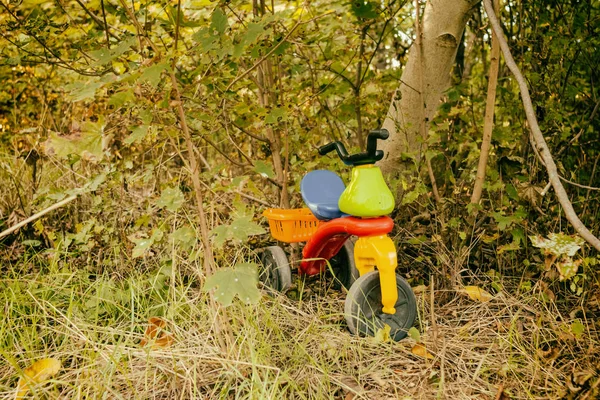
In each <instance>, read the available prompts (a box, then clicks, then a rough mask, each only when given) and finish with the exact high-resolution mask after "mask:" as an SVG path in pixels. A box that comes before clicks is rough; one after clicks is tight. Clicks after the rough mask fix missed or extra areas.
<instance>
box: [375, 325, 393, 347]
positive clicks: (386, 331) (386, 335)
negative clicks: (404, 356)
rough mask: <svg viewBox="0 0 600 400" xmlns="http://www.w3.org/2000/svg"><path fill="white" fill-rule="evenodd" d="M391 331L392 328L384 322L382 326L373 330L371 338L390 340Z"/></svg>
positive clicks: (381, 340)
mask: <svg viewBox="0 0 600 400" xmlns="http://www.w3.org/2000/svg"><path fill="white" fill-rule="evenodd" d="M391 331H392V328H391V327H390V326H389V325H388V324H385V325H384V326H383V328H381V329H378V330H377V332H375V336H374V337H373V339H374V340H375V341H376V342H382V343H385V342H389V341H390V340H391V336H390V332H391Z"/></svg>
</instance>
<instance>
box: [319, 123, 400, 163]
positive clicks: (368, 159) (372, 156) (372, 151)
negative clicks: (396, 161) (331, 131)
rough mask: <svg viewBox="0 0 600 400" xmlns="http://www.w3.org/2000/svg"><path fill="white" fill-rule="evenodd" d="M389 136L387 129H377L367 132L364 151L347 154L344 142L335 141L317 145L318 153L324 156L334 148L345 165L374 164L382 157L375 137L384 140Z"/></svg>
mask: <svg viewBox="0 0 600 400" xmlns="http://www.w3.org/2000/svg"><path fill="white" fill-rule="evenodd" d="M389 136H390V133H389V132H388V131H387V129H377V130H374V131H371V132H369V136H368V137H367V151H366V152H364V153H358V154H352V155H348V152H347V151H346V147H344V144H343V143H342V142H340V141H335V142H331V143H327V144H326V145H324V146H321V147H319V154H320V155H322V156H324V155H325V154H327V153H329V152H332V151H334V150H336V151H337V155H338V157H339V158H340V160H342V161H343V162H344V164H346V165H351V166H356V165H365V164H374V163H375V162H377V161H379V160H381V159H382V158H383V151H382V150H377V139H381V140H385V139H387V138H388V137H389Z"/></svg>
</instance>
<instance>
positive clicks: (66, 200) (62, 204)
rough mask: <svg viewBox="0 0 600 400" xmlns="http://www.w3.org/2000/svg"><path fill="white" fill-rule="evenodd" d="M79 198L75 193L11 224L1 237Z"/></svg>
mask: <svg viewBox="0 0 600 400" xmlns="http://www.w3.org/2000/svg"><path fill="white" fill-rule="evenodd" d="M76 198H77V195H73V196H70V197H67V198H66V199H64V200H61V201H59V202H58V203H56V204H53V205H51V206H50V207H48V208H46V209H44V210H42V211H40V212H39V213H37V214H34V215H32V216H31V217H29V218H27V219H25V220H23V221H21V222H19V223H18V224H16V225H13V226H11V227H10V228H8V229H6V230H5V231H2V232H0V239H1V238H3V237H4V236H7V235H10V234H11V233H13V232H14V231H16V230H18V229H19V228H22V227H24V226H25V225H27V224H28V223H30V222H33V221H35V220H36V219H38V218H41V217H43V216H44V215H46V214H48V213H49V212H50V211H54V210H56V209H57V208H60V207H62V206H64V205H65V204H69V203H70V202H72V201H73V200H75V199H76Z"/></svg>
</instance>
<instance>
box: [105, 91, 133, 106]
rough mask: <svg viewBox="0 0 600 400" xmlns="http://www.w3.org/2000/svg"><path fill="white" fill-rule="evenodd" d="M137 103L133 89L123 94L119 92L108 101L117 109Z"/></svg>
mask: <svg viewBox="0 0 600 400" xmlns="http://www.w3.org/2000/svg"><path fill="white" fill-rule="evenodd" d="M134 101H135V95H134V94H133V89H131V88H129V89H127V90H124V91H122V92H117V93H115V94H113V95H112V96H110V99H108V104H109V105H111V106H114V107H116V108H119V107H121V106H122V105H123V104H126V103H132V102H134Z"/></svg>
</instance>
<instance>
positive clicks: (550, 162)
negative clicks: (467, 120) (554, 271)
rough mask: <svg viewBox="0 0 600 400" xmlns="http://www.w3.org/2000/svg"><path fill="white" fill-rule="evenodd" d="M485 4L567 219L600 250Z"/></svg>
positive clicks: (488, 4) (486, 2)
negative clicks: (569, 192)
mask: <svg viewBox="0 0 600 400" xmlns="http://www.w3.org/2000/svg"><path fill="white" fill-rule="evenodd" d="M483 4H484V6H485V11H486V13H487V15H488V18H489V20H490V23H491V25H492V28H493V29H494V32H495V33H496V36H497V37H498V41H499V43H500V48H501V49H502V53H503V54H504V60H505V61H506V66H507V67H508V69H510V71H511V72H512V74H513V75H514V76H515V79H516V80H517V82H518V84H519V89H520V91H521V99H522V100H523V107H524V108H525V115H526V116H527V122H528V123H529V127H530V129H531V133H532V134H533V138H534V140H535V143H536V146H537V150H538V151H539V153H540V156H541V157H542V159H543V160H544V164H545V166H546V170H547V171H548V179H549V181H550V182H551V183H552V187H553V188H554V191H555V192H556V197H557V198H558V201H559V203H560V205H561V206H562V207H563V210H564V212H565V216H566V217H567V220H568V221H569V222H570V223H571V225H572V226H573V228H575V230H576V231H577V233H579V234H580V235H581V237H583V238H584V239H585V240H586V241H587V242H588V243H589V244H590V245H592V246H593V247H594V248H595V249H596V250H600V240H599V239H598V238H597V237H596V236H594V234H593V233H592V232H590V231H589V229H588V228H587V227H586V226H585V225H584V224H583V222H581V220H580V219H579V217H578V216H577V213H576V212H575V210H574V209H573V204H571V201H570V200H569V196H568V195H567V192H566V191H565V188H564V187H563V185H562V183H561V181H560V177H559V175H558V170H557V168H556V163H555V162H554V159H553V158H552V154H551V153H550V149H549V148H548V144H547V143H546V140H545V139H544V135H543V134H542V131H541V130H540V127H539V125H538V122H537V118H536V116H535V111H534V109H533V104H532V103H531V96H530V95H529V88H528V87H527V82H526V81H525V78H524V77H523V74H522V73H521V71H520V70H519V67H518V66H517V64H516V63H515V60H514V59H513V56H512V54H511V52H510V49H509V47H508V43H507V42H506V39H505V38H504V34H503V32H502V27H501V26H500V22H499V21H498V18H497V17H496V14H495V13H494V7H493V5H492V1H491V0H484V1H483Z"/></svg>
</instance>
